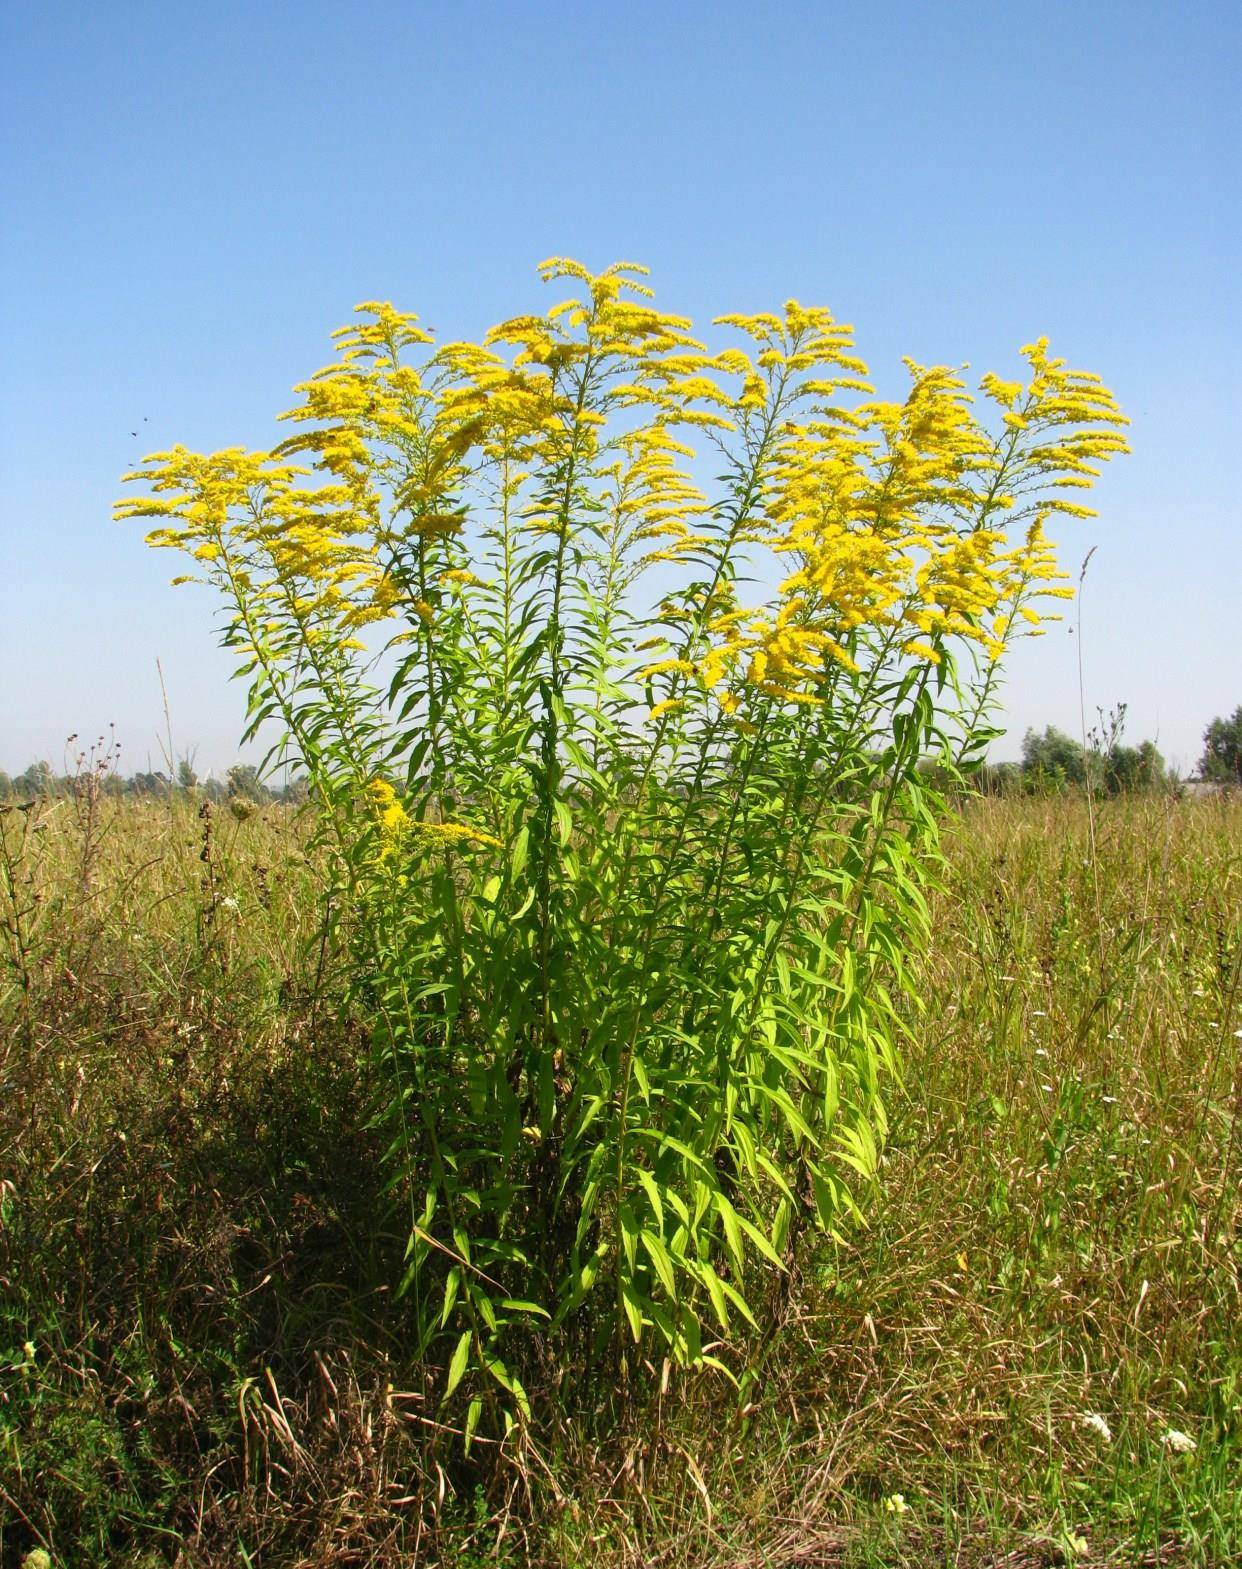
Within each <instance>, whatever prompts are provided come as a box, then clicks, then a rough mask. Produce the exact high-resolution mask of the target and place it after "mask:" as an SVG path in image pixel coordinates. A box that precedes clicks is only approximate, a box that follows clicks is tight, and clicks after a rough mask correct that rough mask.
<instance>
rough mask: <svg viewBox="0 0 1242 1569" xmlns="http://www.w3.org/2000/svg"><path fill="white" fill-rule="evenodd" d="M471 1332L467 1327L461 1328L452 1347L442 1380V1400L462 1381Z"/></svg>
mask: <svg viewBox="0 0 1242 1569" xmlns="http://www.w3.org/2000/svg"><path fill="white" fill-rule="evenodd" d="M472 1333H473V1331H472V1330H469V1329H464V1330H462V1333H461V1338H460V1339H459V1340H458V1342H457V1344H456V1346H455V1347H454V1348H453V1355H452V1357H451V1358H450V1359H449V1366H448V1377H447V1378H446V1379H445V1380H444V1394H443V1396H442V1399H444V1400H447V1399H448V1398H449V1396H450V1395H451V1394H452V1393H453V1391H454V1390H455V1389H456V1388H457V1386H458V1384H460V1383H461V1381H462V1375H463V1374H464V1373H465V1371H466V1364H467V1363H468V1362H469V1360H470V1339H471V1335H472Z"/></svg>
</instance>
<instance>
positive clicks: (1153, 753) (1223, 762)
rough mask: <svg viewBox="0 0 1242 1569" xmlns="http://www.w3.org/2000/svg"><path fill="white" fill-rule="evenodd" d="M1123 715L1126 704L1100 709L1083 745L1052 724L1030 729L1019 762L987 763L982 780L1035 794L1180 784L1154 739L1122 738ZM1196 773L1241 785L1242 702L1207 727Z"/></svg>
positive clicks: (994, 787) (997, 788)
mask: <svg viewBox="0 0 1242 1569" xmlns="http://www.w3.org/2000/svg"><path fill="white" fill-rule="evenodd" d="M1125 717H1126V707H1125V704H1124V703H1122V704H1119V705H1118V706H1117V707H1116V708H1115V709H1113V710H1112V712H1111V713H1109V714H1107V715H1105V714H1101V715H1100V719H1099V723H1098V724H1097V725H1096V726H1095V727H1094V728H1093V729H1092V730H1091V731H1090V732H1089V733H1088V736H1087V740H1086V743H1085V744H1084V743H1083V742H1081V741H1076V740H1075V739H1074V738H1073V736H1069V735H1066V734H1065V732H1064V731H1063V730H1058V729H1057V728H1056V727H1055V726H1054V725H1048V726H1047V727H1046V728H1045V729H1044V730H1042V731H1039V730H1028V731H1027V732H1026V735H1025V736H1024V737H1023V739H1022V759H1021V761H1020V762H1015V763H992V764H989V765H987V767H986V768H985V769H984V770H983V771H982V776H981V779H980V784H981V786H982V788H983V789H984V790H987V791H993V792H1013V793H1018V794H1033V795H1042V794H1053V793H1057V792H1060V791H1068V790H1085V789H1087V788H1090V789H1092V790H1094V791H1097V792H1098V793H1099V794H1101V795H1130V794H1135V793H1140V792H1145V791H1159V790H1170V789H1174V788H1178V787H1180V785H1181V784H1182V781H1180V780H1178V779H1176V778H1175V777H1174V776H1173V774H1171V773H1170V771H1169V769H1168V767H1167V765H1166V764H1165V760H1164V758H1163V757H1162V756H1161V755H1160V752H1159V749H1158V748H1157V746H1156V744H1155V742H1154V741H1142V742H1140V743H1139V745H1138V746H1128V745H1127V744H1126V743H1125V742H1124V741H1123V740H1122V734H1123V732H1124V729H1125ZM1195 778H1196V779H1197V781H1200V782H1202V783H1205V784H1217V785H1222V786H1223V785H1242V707H1239V708H1237V709H1235V710H1234V712H1233V714H1232V715H1231V716H1230V717H1228V718H1219V719H1213V720H1212V722H1211V724H1210V725H1208V727H1207V729H1206V730H1205V731H1204V733H1203V754H1202V756H1201V757H1200V758H1199V762H1198V764H1197V770H1196V776H1195Z"/></svg>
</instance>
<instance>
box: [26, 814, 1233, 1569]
mask: <svg viewBox="0 0 1242 1569" xmlns="http://www.w3.org/2000/svg"><path fill="white" fill-rule="evenodd" d="M0 827H2V829H3V842H4V854H3V861H2V862H0V939H2V946H0V962H2V964H3V969H2V971H0V1023H2V1026H3V1035H2V1037H0V1152H2V1153H0V1563H2V1564H3V1565H4V1566H5V1569H7V1566H9V1565H10V1564H12V1565H16V1564H19V1563H20V1562H21V1561H22V1559H23V1556H24V1555H25V1554H26V1553H27V1552H29V1551H30V1550H31V1549H33V1548H37V1547H43V1548H44V1549H45V1550H46V1551H47V1552H48V1553H49V1554H50V1555H51V1558H52V1561H53V1563H55V1564H58V1565H59V1564H63V1565H79V1564H80V1565H93V1564H113V1563H115V1564H127V1565H135V1566H136V1565H149V1566H154V1565H156V1564H161V1563H180V1564H181V1565H183V1566H190V1565H216V1564H220V1565H223V1564H231V1565H236V1564H243V1565H246V1564H253V1565H256V1566H259V1565H262V1566H276V1565H308V1566H309V1565H321V1564H341V1565H346V1564H359V1565H361V1564H375V1565H380V1564H397V1563H411V1562H428V1563H434V1562H445V1563H457V1564H463V1565H472V1564H475V1565H481V1564H486V1563H493V1562H496V1563H502V1564H511V1565H517V1564H525V1563H531V1564H549V1565H565V1566H569V1565H583V1566H585V1565H597V1564H598V1565H605V1566H612V1565H616V1566H620V1565H635V1566H637V1565H645V1564H660V1565H669V1566H677V1565H683V1566H686V1569H690V1566H699V1565H703V1566H708V1565H713V1566H719V1569H725V1566H737V1569H741V1566H742V1565H750V1564H770V1565H773V1566H778V1565H795V1564H798V1565H811V1564H817V1563H825V1564H827V1563H832V1564H837V1563H840V1564H851V1565H854V1564H856V1565H860V1566H861V1565H881V1564H884V1565H889V1564H892V1565H896V1564H902V1563H908V1564H930V1563H954V1564H957V1563H963V1564H969V1563H978V1564H985V1563H998V1562H1001V1561H1004V1562H1006V1563H1008V1564H1012V1565H1018V1564H1022V1563H1031V1564H1036V1563H1053V1562H1059V1561H1060V1562H1068V1561H1076V1562H1081V1563H1085V1564H1097V1563H1098V1564H1104V1563H1119V1564H1121V1563H1138V1562H1148V1563H1157V1562H1169V1563H1179V1564H1180V1563H1185V1564H1205V1565H1206V1564H1221V1565H1223V1564H1226V1563H1230V1562H1234V1561H1236V1560H1237V1557H1238V1555H1239V1553H1242V1489H1240V1488H1239V1482H1240V1480H1242V1477H1240V1474H1239V1459H1240V1457H1242V1442H1240V1440H1242V1331H1240V1330H1239V1324H1240V1323H1242V1304H1240V1302H1239V1273H1238V1266H1239V1244H1238V1220H1239V1210H1240V1206H1239V1197H1238V1189H1239V1182H1238V1173H1239V1155H1240V1151H1239V1131H1238V1130H1239V1117H1238V1113H1239V1100H1238V1097H1239V1058H1240V1056H1242V1053H1240V1051H1239V1044H1240V1043H1239V1037H1238V1034H1237V1032H1238V1031H1239V1029H1240V1028H1242V1012H1240V1009H1239V976H1240V965H1242V933H1240V919H1239V911H1242V857H1240V850H1239V847H1240V846H1242V803H1240V802H1238V801H1237V800H1236V798H1235V799H1227V798H1221V799H1218V800H1207V801H1193V802H1190V801H1176V800H1173V799H1169V798H1154V797H1152V798H1133V799H1129V800H1117V801H1110V802H1107V803H1103V804H1101V805H1097V807H1096V809H1095V813H1094V822H1093V823H1089V821H1088V814H1087V810H1086V807H1085V805H1084V804H1083V803H1081V802H1075V801H1066V800H1050V801H991V800H981V801H973V802H971V803H969V804H968V805H967V806H966V807H965V808H964V809H963V810H962V812H961V813H960V815H959V817H958V818H957V819H956V820H955V822H954V824H953V827H952V829H951V832H950V834H949V836H948V839H947V842H946V850H947V864H946V868H945V873H944V879H943V888H942V890H941V892H940V893H939V895H938V897H937V901H936V908H935V920H934V937H933V943H932V948H931V952H930V955H929V957H928V958H927V959H926V960H925V961H921V971H920V987H919V991H920V995H921V997H922V1001H923V1008H922V1010H921V1012H920V1013H919V1014H918V1015H917V1016H915V1015H911V1016H909V1017H908V1018H907V1020H906V1022H907V1024H908V1027H909V1039H908V1041H907V1043H906V1047H905V1057H904V1084H903V1085H902V1086H900V1087H897V1086H892V1087H890V1094H889V1101H890V1120H891V1132H890V1137H889V1142H888V1146H887V1150H886V1153H885V1157H884V1162H883V1168H882V1171H881V1173H880V1180H879V1182H878V1184H877V1187H876V1191H875V1193H874V1194H873V1195H871V1196H870V1198H869V1199H868V1201H867V1203H866V1204H865V1206H864V1207H865V1210H866V1214H867V1224H866V1225H865V1227H862V1228H857V1229H854V1230H850V1231H845V1232H843V1233H842V1234H841V1235H840V1236H839V1237H838V1238H837V1239H835V1240H834V1241H833V1242H832V1243H831V1244H824V1245H821V1246H820V1248H819V1249H818V1252H817V1253H816V1254H815V1256H814V1258H813V1259H812V1260H811V1261H810V1262H809V1263H807V1264H805V1265H804V1266H803V1267H802V1269H801V1270H800V1271H799V1272H798V1274H797V1276H796V1278H791V1279H790V1280H788V1281H786V1282H783V1283H782V1286H781V1288H780V1290H779V1292H777V1293H774V1296H773V1300H772V1301H771V1302H770V1303H769V1304H768V1307H769V1313H768V1320H767V1322H768V1325H769V1328H768V1330H767V1337H768V1338H767V1343H766V1347H765V1353H764V1357H763V1361H762V1366H761V1371H760V1374H759V1376H758V1377H757V1378H756V1379H755V1380H754V1381H753V1382H752V1383H749V1384H748V1385H747V1386H746V1387H745V1388H744V1389H743V1390H742V1391H741V1393H740V1394H738V1393H735V1392H734V1391H733V1390H731V1389H730V1388H729V1386H728V1385H727V1384H726V1383H724V1381H723V1380H722V1379H721V1378H720V1377H719V1376H718V1375H713V1374H711V1373H710V1372H706V1371H698V1372H685V1371H679V1370H673V1369H668V1368H664V1369H661V1368H654V1369H652V1377H651V1380H650V1383H649V1385H647V1386H646V1387H645V1389H643V1390H642V1392H639V1386H637V1385H635V1386H634V1387H633V1388H631V1389H630V1390H628V1391H627V1392H625V1393H624V1394H623V1393H620V1392H619V1393H618V1394H617V1396H616V1398H615V1400H614V1401H613V1402H612V1403H611V1404H607V1405H606V1408H600V1407H599V1406H596V1407H594V1408H593V1409H591V1410H587V1411H583V1410H577V1409H575V1398H574V1395H575V1392H574V1380H573V1370H572V1369H568V1370H565V1369H559V1370H558V1369H556V1368H553V1367H551V1366H550V1367H549V1369H548V1375H547V1379H546V1384H545V1387H543V1388H540V1389H538V1390H532V1391H531V1393H532V1398H533V1400H534V1402H535V1407H536V1411H535V1422H534V1425H533V1430H532V1437H531V1441H530V1442H529V1443H528V1444H527V1445H525V1446H524V1447H521V1448H513V1449H506V1450H504V1451H503V1452H498V1451H497V1449H496V1446H489V1445H485V1444H477V1445H476V1446H475V1448H474V1450H473V1452H472V1453H471V1455H470V1456H469V1457H466V1456H464V1455H463V1453H462V1446H461V1443H460V1439H459V1438H458V1436H457V1435H455V1434H454V1433H452V1432H447V1431H444V1430H443V1428H442V1427H441V1425H440V1423H439V1420H438V1415H437V1409H436V1406H435V1402H434V1398H433V1389H432V1384H431V1382H430V1381H429V1379H428V1376H427V1371H426V1369H425V1368H422V1367H420V1366H419V1365H418V1363H417V1360H416V1359H415V1358H414V1357H413V1355H412V1352H411V1350H410V1342H409V1337H408V1335H407V1334H405V1333H404V1329H405V1325H406V1314H407V1312H408V1309H407V1308H406V1307H405V1306H404V1305H403V1304H402V1303H401V1302H399V1301H396V1300H394V1295H393V1293H392V1291H391V1290H390V1289H389V1285H390V1282H391V1281H392V1280H393V1279H395V1278H398V1277H399V1275H400V1263H401V1257H402V1251H403V1248H404V1243H405V1228H404V1227H403V1225H402V1224H401V1219H400V1216H393V1217H392V1219H391V1222H390V1221H389V1220H388V1218H387V1216H388V1203H389V1201H388V1199H387V1197H386V1194H385V1183H386V1180H387V1175H388V1173H387V1171H386V1168H385V1166H384V1161H383V1155H384V1148H383V1142H384V1141H383V1135H382V1133H381V1132H380V1131H379V1130H377V1129H376V1128H375V1127H374V1126H373V1125H372V1121H373V1112H374V1106H375V1101H374V1094H373V1088H372V1086H371V1084H370V1083H369V1080H368V1075H369V1068H368V1066H367V1064H368V1058H367V1053H366V1050H365V1038H366V1025H367V1021H365V1020H359V1019H356V1018H351V1017H349V1016H348V1014H347V1013H346V1012H345V1011H344V1010H343V1008H342V1006H341V1004H340V1002H339V998H340V997H341V996H342V995H343V989H342V987H341V985H340V977H339V976H338V975H337V973H336V965H337V962H338V957H337V954H336V952H335V949H334V945H333V941H332V940H331V937H330V934H329V933H328V932H327V931H325V930H323V929H322V928H321V927H320V925H319V922H320V915H319V913H318V912H319V910H320V904H319V901H318V899H317V897H316V891H317V889H318V887H319V886H320V881H319V880H320V875H321V873H320V868H319V867H318V865H317V863H316V857H315V853H314V852H313V850H312V849H311V848H310V844H309V836H308V833H307V829H306V824H305V822H304V821H300V820H299V819H298V818H297V817H296V816H295V815H294V814H292V813H291V812H289V811H288V810H285V809H276V808H264V809H262V810H258V811H255V812H253V813H251V814H250V815H249V816H247V817H245V818H244V820H242V819H238V818H236V817H234V816H233V815H232V813H231V812H230V811H229V810H228V808H227V807H226V808H224V809H209V810H207V811H206V812H205V813H202V812H200V810H199V809H198V807H197V806H196V804H195V803H192V802H187V801H184V800H180V801H173V802H171V803H163V804H160V803H157V804H148V805H136V804H133V803H119V804H110V803H108V802H106V801H103V800H101V799H99V798H96V797H85V798H82V799H78V800H72V799H66V800H60V801H56V802H51V803H46V804H41V805H38V806H36V807H35V808H34V809H32V810H30V811H27V812H23V811H19V810H16V809H10V810H8V811H6V812H5V813H4V815H3V818H2V819H0ZM1106 1433H1107V1436H1106ZM1170 1433H1172V1434H1175V1435H1177V1434H1184V1435H1186V1437H1187V1438H1188V1439H1189V1440H1191V1441H1193V1444H1194V1446H1195V1447H1194V1448H1193V1450H1189V1449H1185V1446H1181V1448H1179V1447H1178V1446H1179V1444H1180V1440H1179V1439H1177V1438H1176V1437H1175V1438H1174V1439H1173V1440H1170V1439H1169V1436H1168V1435H1169V1434H1170Z"/></svg>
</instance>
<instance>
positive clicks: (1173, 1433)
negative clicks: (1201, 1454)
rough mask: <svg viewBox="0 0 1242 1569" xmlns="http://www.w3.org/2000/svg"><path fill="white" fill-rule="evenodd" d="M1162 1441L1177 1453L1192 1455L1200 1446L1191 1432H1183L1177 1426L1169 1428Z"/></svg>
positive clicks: (1167, 1447)
mask: <svg viewBox="0 0 1242 1569" xmlns="http://www.w3.org/2000/svg"><path fill="white" fill-rule="evenodd" d="M1160 1442H1161V1443H1162V1444H1163V1445H1164V1447H1165V1448H1166V1449H1171V1450H1172V1451H1173V1453H1174V1454H1175V1455H1190V1454H1193V1453H1194V1452H1195V1450H1196V1449H1198V1447H1199V1446H1198V1444H1196V1443H1195V1441H1194V1439H1193V1438H1191V1436H1190V1434H1189V1433H1181V1432H1179V1431H1178V1430H1177V1428H1175V1427H1171V1428H1169V1430H1168V1432H1167V1433H1165V1435H1164V1437H1163V1438H1162V1439H1161V1440H1160Z"/></svg>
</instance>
